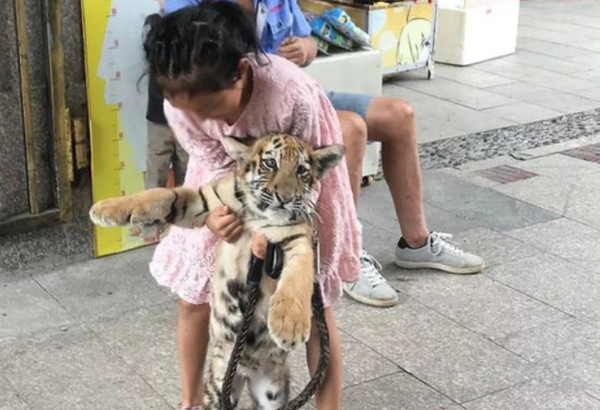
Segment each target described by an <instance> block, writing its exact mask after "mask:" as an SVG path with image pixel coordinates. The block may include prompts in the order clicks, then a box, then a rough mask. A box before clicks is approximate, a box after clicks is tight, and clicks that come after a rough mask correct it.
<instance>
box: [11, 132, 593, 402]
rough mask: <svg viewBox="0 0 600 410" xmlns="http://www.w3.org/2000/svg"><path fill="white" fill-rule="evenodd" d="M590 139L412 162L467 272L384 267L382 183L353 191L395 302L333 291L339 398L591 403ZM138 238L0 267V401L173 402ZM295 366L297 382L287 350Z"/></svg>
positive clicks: (166, 310)
mask: <svg viewBox="0 0 600 410" xmlns="http://www.w3.org/2000/svg"><path fill="white" fill-rule="evenodd" d="M599 143H600V136H598V137H588V138H585V139H581V140H577V141H570V142H568V143H565V144H561V145H554V146H549V147H544V148H540V149H535V150H532V151H530V152H524V153H522V157H524V158H527V159H526V160H516V159H514V158H512V157H502V158H497V159H495V160H488V161H483V162H480V163H469V164H465V165H464V166H461V167H458V168H446V169H440V170H430V171H426V172H425V175H424V185H425V196H426V204H427V214H428V218H429V221H430V225H431V227H432V228H433V229H436V230H439V231H445V232H452V233H454V234H455V235H456V236H455V239H456V242H457V243H458V244H460V246H463V247H464V248H466V249H469V250H471V251H473V252H476V253H479V254H481V255H483V256H484V257H485V258H486V260H487V262H488V265H489V267H488V268H487V269H486V271H485V273H484V274H481V275H475V276H454V275H448V274H443V273H436V272H433V271H427V270H423V271H414V272H408V271H403V270H400V269H398V268H396V267H394V266H393V265H392V263H391V262H392V258H393V246H394V244H395V242H396V241H397V239H398V236H399V232H397V231H396V230H395V229H394V228H393V226H394V224H393V223H390V221H393V220H395V216H394V214H393V211H392V206H391V201H390V200H389V195H388V193H387V190H386V188H385V184H384V183H383V182H377V183H375V184H374V185H373V186H371V187H368V188H365V189H364V191H363V198H362V200H361V207H360V216H361V219H362V220H363V223H364V227H365V229H364V234H365V244H366V246H367V248H368V249H369V250H370V251H371V252H372V253H373V254H374V255H375V256H376V257H377V258H379V260H380V261H381V262H382V263H383V264H384V266H385V275H386V277H387V278H388V280H389V281H390V283H391V284H392V285H393V286H394V287H395V288H396V289H397V290H398V292H399V296H400V303H399V304H398V305H397V306H395V307H393V308H389V309H375V308H369V307H365V306H362V305H359V304H356V303H353V302H351V301H349V300H347V299H344V300H342V302H341V303H340V304H339V306H338V308H337V310H336V311H337V318H338V325H339V328H340V329H341V331H342V340H343V345H342V348H343V352H344V403H343V409H349V410H354V409H356V410H358V409H361V410H366V409H373V410H376V409H390V410H397V409H409V410H439V409H453V410H454V409H469V410H484V409H485V410H492V409H493V410H496V409H498V410H506V409H519V410H540V409H552V410H555V409H565V410H567V409H568V410H578V409H581V410H592V409H600V344H599V343H598V340H600V291H599V289H600V268H599V267H598V263H597V262H598V259H599V256H598V244H599V243H600V211H599V210H598V209H599V208H598V207H597V203H598V201H599V199H600V164H598V163H597V161H598V159H599V158H600V155H598V153H600V145H593V146H591V145H592V144H599ZM592 152H596V154H595V155H591V154H590V153H592ZM586 158H587V160H586ZM595 161H596V162H595ZM151 251H152V249H151V248H145V249H142V250H137V251H133V252H128V253H125V254H122V255H119V256H114V257H108V258H103V259H99V260H94V261H89V262H85V263H80V264H77V265H72V266H69V267H68V268H65V269H62V270H57V271H53V272H47V273H39V274H36V275H34V276H32V277H28V278H24V279H23V278H12V279H11V278H7V277H2V278H1V279H0V409H3V410H9V409H10V410H21V409H32V410H33V409H39V408H44V409H73V410H75V409H82V410H83V409H86V410H87V409H171V408H173V407H174V406H176V404H177V402H178V391H179V381H178V371H177V360H176V355H175V351H176V346H175V318H176V302H175V301H174V300H173V299H172V298H171V297H170V296H169V295H168V294H167V293H166V292H165V291H164V290H162V289H160V288H159V287H158V286H156V285H155V283H154V282H153V280H152V279H151V278H150V276H149V274H148V273H147V267H146V264H147V262H148V259H149V257H150V254H151ZM294 369H295V370H294V376H295V379H296V380H295V383H294V388H295V389H297V388H298V385H299V384H300V383H302V382H303V381H304V380H305V378H306V373H305V372H306V371H305V366H304V364H303V352H302V351H301V349H299V350H298V351H297V352H296V353H295V356H294Z"/></svg>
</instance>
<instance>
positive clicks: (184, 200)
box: [90, 188, 209, 228]
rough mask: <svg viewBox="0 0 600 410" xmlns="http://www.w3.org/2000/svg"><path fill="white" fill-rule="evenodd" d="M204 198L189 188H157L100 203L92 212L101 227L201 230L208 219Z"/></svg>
mask: <svg viewBox="0 0 600 410" xmlns="http://www.w3.org/2000/svg"><path fill="white" fill-rule="evenodd" d="M208 212H209V209H208V206H207V204H206V200H204V198H203V196H201V195H199V193H198V192H196V191H194V190H193V189H189V188H174V189H167V188H154V189H148V190H145V191H142V192H139V193H137V194H133V195H127V196H123V197H119V198H110V199H105V200H103V201H99V202H97V203H96V204H94V206H93V207H92V209H91V210H90V218H91V219H92V221H93V222H94V223H95V224H97V225H102V226H123V225H130V224H131V225H141V226H151V225H164V224H167V223H169V224H174V225H177V226H182V227H186V228H193V227H201V226H202V225H204V221H205V220H206V217H207V216H208Z"/></svg>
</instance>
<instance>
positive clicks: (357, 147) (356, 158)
mask: <svg viewBox="0 0 600 410" xmlns="http://www.w3.org/2000/svg"><path fill="white" fill-rule="evenodd" d="M337 115H338V119H339V121H340V126H341V127H342V138H343V139H344V147H345V148H346V152H345V153H344V156H345V157H346V165H347V166H348V176H349V177H350V188H351V189H352V197H353V198H354V204H355V205H357V204H358V196H359V195H360V186H361V182H362V164H363V158H364V156H365V148H366V144H367V124H366V123H365V121H364V120H363V119H362V117H361V116H360V115H358V114H356V113H353V112H351V111H337Z"/></svg>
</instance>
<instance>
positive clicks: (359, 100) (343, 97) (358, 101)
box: [327, 91, 373, 121]
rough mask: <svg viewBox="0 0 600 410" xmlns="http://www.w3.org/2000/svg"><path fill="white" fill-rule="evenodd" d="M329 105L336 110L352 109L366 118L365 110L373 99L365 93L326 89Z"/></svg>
mask: <svg viewBox="0 0 600 410" xmlns="http://www.w3.org/2000/svg"><path fill="white" fill-rule="evenodd" d="M327 96H328V97H329V101H331V105H333V108H335V110H336V111H352V112H355V113H357V114H358V115H360V116H361V117H362V118H363V119H364V120H365V121H366V120H367V111H368V110H369V106H370V105H371V101H373V96H371V95H367V94H351V93H338V92H335V91H327Z"/></svg>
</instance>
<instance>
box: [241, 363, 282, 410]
mask: <svg viewBox="0 0 600 410" xmlns="http://www.w3.org/2000/svg"><path fill="white" fill-rule="evenodd" d="M248 387H249V390H250V397H251V398H252V403H253V405H254V408H253V409H254V410H277V409H279V408H281V407H283V406H284V405H285V404H286V403H287V402H288V400H289V396H290V375H289V372H288V368H287V365H286V363H285V360H283V361H277V362H274V361H273V362H270V363H265V364H264V365H263V366H261V367H260V368H259V369H256V370H254V371H252V372H250V375H249V377H248Z"/></svg>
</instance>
